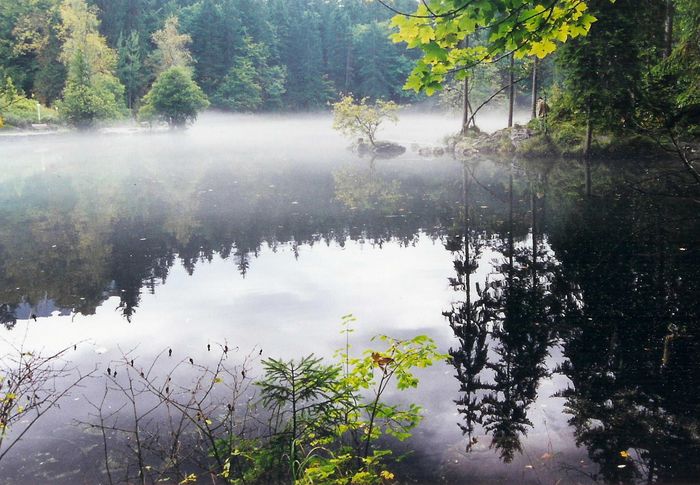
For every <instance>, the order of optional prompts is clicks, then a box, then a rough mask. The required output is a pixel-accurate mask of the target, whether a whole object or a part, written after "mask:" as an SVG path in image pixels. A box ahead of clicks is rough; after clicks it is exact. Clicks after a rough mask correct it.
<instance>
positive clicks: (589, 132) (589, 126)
mask: <svg viewBox="0 0 700 485" xmlns="http://www.w3.org/2000/svg"><path fill="white" fill-rule="evenodd" d="M591 105H592V103H591V99H590V97H589V98H588V108H587V112H586V146H585V147H584V149H583V160H584V163H585V166H586V195H588V196H590V195H591V192H592V189H591V145H592V143H593V107H592V106H591Z"/></svg>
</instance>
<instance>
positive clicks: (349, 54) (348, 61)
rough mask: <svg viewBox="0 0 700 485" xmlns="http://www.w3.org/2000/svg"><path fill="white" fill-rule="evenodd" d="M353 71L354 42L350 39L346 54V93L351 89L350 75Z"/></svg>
mask: <svg viewBox="0 0 700 485" xmlns="http://www.w3.org/2000/svg"><path fill="white" fill-rule="evenodd" d="M351 73H352V44H351V43H350V41H348V45H347V51H346V54H345V94H348V90H349V89H350V77H351Z"/></svg>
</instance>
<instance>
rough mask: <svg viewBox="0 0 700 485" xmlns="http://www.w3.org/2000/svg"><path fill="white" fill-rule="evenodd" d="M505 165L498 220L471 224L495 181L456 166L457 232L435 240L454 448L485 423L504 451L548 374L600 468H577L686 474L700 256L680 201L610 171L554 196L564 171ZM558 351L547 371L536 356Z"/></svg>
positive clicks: (691, 473)
mask: <svg viewBox="0 0 700 485" xmlns="http://www.w3.org/2000/svg"><path fill="white" fill-rule="evenodd" d="M502 171H503V176H502V177H501V180H502V182H501V187H498V188H497V192H498V193H499V194H500V199H505V200H506V201H507V208H506V209H505V210H504V211H503V212H505V213H504V214H503V215H504V223H503V224H502V225H501V226H500V227H498V226H491V227H489V226H486V227H484V226H483V225H482V224H480V223H479V222H480V221H475V219H474V213H475V211H476V208H478V207H481V204H483V203H484V198H488V197H489V195H491V196H493V195H494V191H493V190H492V188H493V187H491V189H489V190H488V191H487V190H484V189H485V188H488V186H489V184H484V183H483V181H480V180H479V175H478V169H477V170H475V169H474V166H473V165H472V166H470V165H467V166H466V167H465V169H464V173H463V196H462V204H461V206H462V213H461V215H460V218H459V226H458V227H457V228H456V230H453V232H452V235H451V236H450V238H449V239H448V240H447V242H446V244H445V246H446V249H447V250H448V251H450V252H451V253H452V254H453V256H454V259H455V260H454V275H453V276H452V277H450V279H449V281H450V284H451V286H452V288H453V289H454V290H455V291H456V292H457V294H458V295H461V297H459V298H458V299H457V301H456V302H455V303H454V304H453V305H452V307H451V308H450V309H449V310H448V311H445V312H444V316H445V317H446V318H447V320H448V322H449V324H450V327H451V328H452V330H453V332H454V334H455V337H456V340H457V342H458V345H457V346H456V347H453V348H452V349H451V350H450V355H451V359H450V360H451V364H452V365H453V366H454V369H455V371H456V374H455V377H456V378H457V380H458V381H459V382H460V392H461V396H460V398H459V399H458V400H457V401H456V404H457V407H458V411H459V413H460V415H461V417H462V422H461V423H460V427H461V429H462V431H463V432H464V434H465V435H466V450H467V452H469V451H470V450H471V449H472V448H473V446H474V445H476V444H477V443H478V440H479V439H480V438H479V435H480V434H481V433H485V434H486V435H488V436H489V439H490V447H492V448H495V449H496V450H497V452H498V453H499V455H500V457H501V458H502V459H503V460H504V461H505V462H510V461H512V460H513V458H514V456H515V455H516V454H517V453H519V452H522V450H523V447H522V439H523V437H524V436H525V435H526V434H527V432H528V430H529V429H531V427H532V426H533V424H532V422H531V421H530V419H529V418H528V409H529V408H530V406H532V405H533V403H534V402H535V401H536V399H537V397H538V387H539V386H540V383H541V382H542V381H543V380H544V379H546V378H548V377H549V376H550V375H551V374H552V373H557V374H561V375H563V376H565V377H566V378H568V380H569V382H570V384H569V386H568V387H567V388H566V389H564V390H561V391H560V392H558V393H557V394H556V396H558V397H560V398H563V399H565V400H566V404H565V406H566V410H567V412H568V413H569V414H570V418H569V424H570V425H571V426H572V427H573V430H574V434H575V438H576V442H577V444H578V445H579V446H585V448H586V449H587V450H588V454H589V457H590V458H591V459H592V461H593V462H595V463H596V464H597V465H598V466H599V469H598V471H597V472H585V471H583V470H579V471H580V472H582V473H584V474H585V475H587V476H588V477H589V478H591V479H593V480H595V481H598V480H601V481H604V482H606V483H642V482H643V483H693V482H694V480H696V479H697V477H698V476H700V458H699V457H700V435H699V434H698V431H699V430H700V426H699V425H700V421H699V420H698V418H699V417H700V407H699V406H700V405H699V404H698V403H699V402H700V401H699V398H700V396H699V395H698V392H699V389H700V386H699V384H700V382H698V380H699V379H700V358H699V357H698V355H699V354H698V350H700V346H699V340H698V339H699V335H698V323H699V321H698V316H699V314H698V309H699V307H698V298H697V295H698V294H699V293H698V274H700V267H699V266H700V264H699V263H700V261H699V260H698V257H697V253H695V255H691V254H690V253H692V252H694V251H696V250H695V249H693V248H694V247H695V246H696V244H693V238H696V237H697V234H698V233H697V230H698V225H697V223H698V219H697V216H696V215H693V209H692V207H691V206H689V204H688V203H689V200H687V199H685V198H683V197H668V196H666V197H664V198H650V197H648V196H645V195H640V193H639V191H636V190H629V189H628V188H625V187H621V186H620V185H619V180H617V181H610V180H607V181H604V182H606V185H603V186H602V187H601V193H599V194H597V195H596V196H595V197H580V196H577V195H576V194H571V193H567V192H566V190H567V188H566V184H565V183H563V182H567V180H562V179H559V180H558V183H557V184H556V185H554V186H552V185H551V183H550V180H551V179H552V177H550V175H551V174H550V172H551V171H552V166H551V164H537V163H512V164H508V163H504V164H503V168H502ZM554 172H555V173H554V175H555V176H558V177H561V176H562V173H561V172H559V173H556V172H557V171H556V170H555V171H554ZM514 174H515V176H516V179H517V178H519V182H520V183H518V181H517V180H515V181H514ZM601 185H602V184H601ZM550 192H551V193H553V196H552V194H551V193H550ZM504 196H505V197H504ZM528 201H529V207H528V209H529V214H528V213H527V212H526V210H525V209H526V207H527V205H528V204H527V202H528ZM563 209H565V210H563ZM528 222H529V225H530V228H529V231H528V234H527V235H523V231H522V226H523V224H526V223H528ZM693 234H695V235H693ZM484 254H489V255H491V256H492V259H491V261H485V258H484ZM494 254H495V255H496V256H495V257H493V255H494ZM482 266H487V267H488V276H487V277H486V279H485V280H484V279H482V280H479V277H478V275H480V274H483V271H479V269H480V267H482ZM555 348H556V349H557V354H559V353H561V354H562V361H561V362H560V363H559V364H558V365H552V364H553V363H554V362H553V361H552V359H551V358H549V356H550V353H552V350H553V349H555ZM546 455H547V458H551V456H552V455H551V454H550V453H547V454H546ZM565 465H566V466H569V467H571V465H570V464H565Z"/></svg>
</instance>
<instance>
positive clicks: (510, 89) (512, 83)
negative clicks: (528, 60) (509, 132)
mask: <svg viewBox="0 0 700 485" xmlns="http://www.w3.org/2000/svg"><path fill="white" fill-rule="evenodd" d="M514 67H515V55H514V54H513V53H512V52H511V54H510V69H509V70H508V71H509V72H508V82H509V87H508V128H511V127H512V126H513V106H514V102H515V79H514V77H513V76H514V73H513V71H514Z"/></svg>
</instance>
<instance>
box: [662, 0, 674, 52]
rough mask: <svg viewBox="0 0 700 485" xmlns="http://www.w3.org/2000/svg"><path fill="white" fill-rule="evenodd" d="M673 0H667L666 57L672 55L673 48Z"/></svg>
mask: <svg viewBox="0 0 700 485" xmlns="http://www.w3.org/2000/svg"><path fill="white" fill-rule="evenodd" d="M674 13H675V9H674V8H673V0H666V19H665V22H664V51H663V56H664V59H666V58H668V57H670V56H671V51H672V50H673V15H674Z"/></svg>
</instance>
